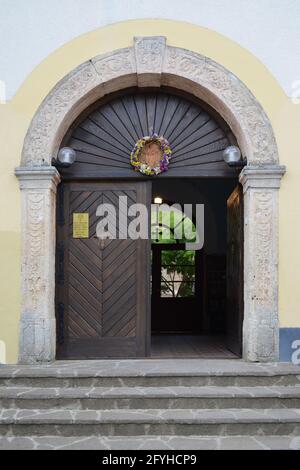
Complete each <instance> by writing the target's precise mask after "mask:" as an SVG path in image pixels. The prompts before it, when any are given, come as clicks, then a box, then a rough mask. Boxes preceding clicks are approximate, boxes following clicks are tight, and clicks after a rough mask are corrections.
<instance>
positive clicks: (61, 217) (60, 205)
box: [57, 183, 65, 227]
mask: <svg viewBox="0 0 300 470" xmlns="http://www.w3.org/2000/svg"><path fill="white" fill-rule="evenodd" d="M64 193H65V191H64V185H63V184H62V183H61V184H60V185H59V186H58V188H57V225H58V226H59V227H62V226H63V225H65V213H64V212H65V211H64Z"/></svg>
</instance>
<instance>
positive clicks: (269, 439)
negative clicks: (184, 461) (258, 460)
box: [0, 435, 300, 450]
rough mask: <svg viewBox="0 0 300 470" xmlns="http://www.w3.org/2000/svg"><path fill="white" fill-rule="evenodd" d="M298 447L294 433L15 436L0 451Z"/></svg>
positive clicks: (4, 441)
mask: <svg viewBox="0 0 300 470" xmlns="http://www.w3.org/2000/svg"><path fill="white" fill-rule="evenodd" d="M21 449H22V450H300V437H295V436H258V435H254V436H168V435H166V436H151V435H150V436H149V435H148V436H97V437H96V436H80V437H79V436H73V437H64V436H30V437H29V436H17V437H14V436H12V437H1V436H0V450H21Z"/></svg>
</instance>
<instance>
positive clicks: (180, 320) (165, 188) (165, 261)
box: [151, 178, 242, 358]
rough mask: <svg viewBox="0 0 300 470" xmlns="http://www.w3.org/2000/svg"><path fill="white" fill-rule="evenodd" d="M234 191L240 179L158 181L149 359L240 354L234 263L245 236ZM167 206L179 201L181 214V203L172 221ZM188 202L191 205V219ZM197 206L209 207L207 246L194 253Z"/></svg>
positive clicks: (154, 191)
mask: <svg viewBox="0 0 300 470" xmlns="http://www.w3.org/2000/svg"><path fill="white" fill-rule="evenodd" d="M235 188H238V182H237V179H236V178H226V179H225V178H219V179H213V178H211V179H188V180H185V179H180V180H179V179H172V180H170V179H169V180H163V179H161V180H159V179H157V180H154V181H153V186H152V201H153V202H154V203H155V208H156V212H157V214H158V215H157V214H156V216H154V218H153V217H152V235H151V238H152V243H151V265H152V269H151V271H152V276H151V357H166V358H167V357H207V358H235V357H239V356H240V355H241V324H242V319H241V318H239V315H241V309H240V308H237V305H236V303H238V299H239V298H241V297H242V296H241V295H240V294H241V293H240V292H237V291H238V290H240V289H241V285H240V284H239V283H238V282H237V280H236V279H237V277H238V276H239V275H240V273H241V271H242V266H237V267H236V265H240V264H241V260H240V259H238V257H239V253H240V252H241V251H242V247H239V246H237V245H238V244H241V243H242V240H241V237H239V236H238V233H237V232H238V231H239V228H240V227H238V225H237V219H238V217H239V214H238V211H237V201H236V198H235V197H234V194H235V192H236V191H237V189H235ZM232 201H233V206H234V207H233V209H232V207H231V206H232ZM164 204H168V205H169V206H170V205H173V204H177V205H178V204H179V205H180V206H181V207H182V211H180V210H179V209H178V207H179V206H177V207H176V210H175V211H172V212H171V216H170V217H169V219H168V218H166V217H165V216H164V215H163V214H164V210H166V209H164ZM184 204H191V205H192V207H193V211H192V214H191V213H190V214H189V217H188V216H187V214H186V213H184ZM196 204H203V205H204V221H203V222H204V244H203V247H202V249H198V250H193V249H187V248H186V241H187V240H186V238H185V234H188V238H189V241H191V233H192V232H194V231H195V224H196V218H195V207H196ZM232 211H233V216H232V214H231V213H232ZM198 222H199V221H198ZM183 224H184V230H183ZM178 229H179V231H178ZM178 233H180V236H178ZM231 284H234V285H231Z"/></svg>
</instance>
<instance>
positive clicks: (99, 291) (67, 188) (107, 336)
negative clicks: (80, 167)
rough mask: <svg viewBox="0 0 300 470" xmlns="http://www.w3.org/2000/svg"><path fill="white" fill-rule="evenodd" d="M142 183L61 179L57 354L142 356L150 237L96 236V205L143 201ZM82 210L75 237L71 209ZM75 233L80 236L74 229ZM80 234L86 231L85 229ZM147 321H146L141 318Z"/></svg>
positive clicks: (146, 186)
mask: <svg viewBox="0 0 300 470" xmlns="http://www.w3.org/2000/svg"><path fill="white" fill-rule="evenodd" d="M150 184H151V183H149V182H146V181H145V182H139V183H136V182H128V183H124V182H123V183H120V182H115V183H111V182H106V183H75V182H73V183H64V184H62V185H61V187H60V189H59V195H58V212H57V213H58V233H57V282H56V285H57V291H56V311H57V331H58V357H67V358H89V359H92V358H102V357H103V358H104V357H144V356H146V355H147V353H148V350H147V349H148V347H149V346H148V344H149V339H148V338H149V334H150V332H149V331H148V330H149V328H148V327H147V324H148V323H149V319H148V316H149V302H150V301H149V291H148V289H149V284H150V280H149V265H150V262H149V257H150V241H149V240H142V239H138V240H131V239H119V238H117V239H107V240H101V239H99V238H98V237H97V236H96V227H97V223H98V222H99V220H100V219H99V216H97V215H96V211H97V208H98V207H99V205H100V204H103V203H106V204H112V206H113V207H115V208H116V221H117V230H118V228H119V213H118V204H119V196H126V197H127V202H128V207H130V206H131V205H132V204H135V203H143V204H149V203H150V198H151V193H150V190H151V187H150ZM74 213H75V214H88V218H89V223H88V231H89V233H88V237H87V238H83V237H79V238H74V235H75V236H76V235H77V236H78V233H77V234H74V227H73V214H74ZM79 235H80V234H79ZM85 236H86V234H85ZM147 322H148V323H147Z"/></svg>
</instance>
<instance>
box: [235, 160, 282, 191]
mask: <svg viewBox="0 0 300 470" xmlns="http://www.w3.org/2000/svg"><path fill="white" fill-rule="evenodd" d="M285 172H286V168H285V166H281V165H267V166H264V167H263V166H245V167H244V168H243V170H242V171H241V173H240V177H239V180H240V183H241V184H242V185H243V187H244V192H246V191H247V190H248V189H249V188H270V189H279V188H280V182H281V178H282V177H283V175H284V174H285Z"/></svg>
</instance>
